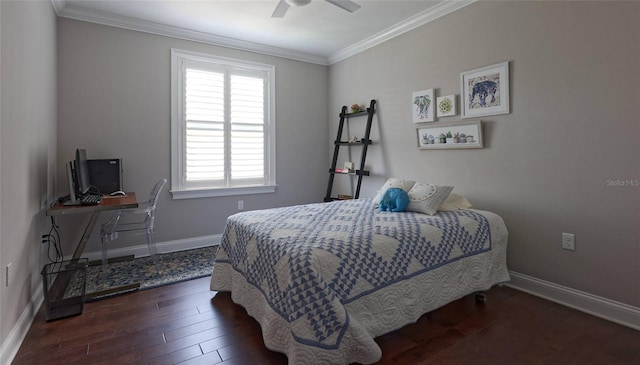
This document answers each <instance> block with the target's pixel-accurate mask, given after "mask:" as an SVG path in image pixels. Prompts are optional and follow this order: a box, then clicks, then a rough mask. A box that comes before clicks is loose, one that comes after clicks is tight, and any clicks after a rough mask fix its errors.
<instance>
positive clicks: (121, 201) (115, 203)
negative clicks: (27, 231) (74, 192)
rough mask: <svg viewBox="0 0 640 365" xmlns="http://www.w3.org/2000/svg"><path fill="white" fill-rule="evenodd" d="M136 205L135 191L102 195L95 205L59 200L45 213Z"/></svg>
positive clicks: (88, 210)
mask: <svg viewBox="0 0 640 365" xmlns="http://www.w3.org/2000/svg"><path fill="white" fill-rule="evenodd" d="M137 207H138V200H137V199H136V193H127V195H124V196H122V195H117V196H110V195H105V196H103V197H102V201H101V202H100V204H97V205H63V204H62V203H60V202H56V203H55V204H54V205H53V206H52V207H51V208H49V209H47V215H49V216H51V215H61V214H77V213H91V212H97V211H102V210H119V209H129V208H137Z"/></svg>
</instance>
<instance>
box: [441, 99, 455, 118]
mask: <svg viewBox="0 0 640 365" xmlns="http://www.w3.org/2000/svg"><path fill="white" fill-rule="evenodd" d="M436 112H437V114H438V117H451V116H454V115H456V114H458V111H457V106H456V95H447V96H438V97H437V98H436Z"/></svg>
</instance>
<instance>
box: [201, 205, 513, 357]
mask: <svg viewBox="0 0 640 365" xmlns="http://www.w3.org/2000/svg"><path fill="white" fill-rule="evenodd" d="M506 246H507V229H506V227H505V224H504V222H503V220H502V218H500V217H499V216H498V215H496V214H494V213H491V212H485V211H479V210H459V211H455V212H439V213H438V214H436V215H435V216H429V215H425V214H421V213H413V212H402V213H393V212H380V211H378V210H377V209H375V204H374V201H373V199H359V200H346V201H336V202H332V203H319V204H308V205H298V206H292V207H285V208H277V209H267V210H261V211H250V212H243V213H239V214H236V215H233V216H231V217H229V219H228V221H227V225H226V227H225V231H224V234H223V239H222V243H221V246H220V250H219V252H218V255H217V257H216V262H215V265H214V270H213V275H212V278H211V289H212V290H218V291H231V296H232V299H233V301H234V302H235V303H238V304H240V305H242V306H243V307H245V308H246V310H247V312H248V313H249V315H251V316H252V317H254V318H255V319H256V320H257V321H258V322H259V323H260V325H261V327H262V334H263V338H264V341H265V344H266V346H267V347H268V348H270V349H272V350H275V351H279V352H284V353H285V354H286V355H287V357H288V359H289V363H290V364H349V363H353V362H359V363H363V364H371V363H374V362H376V361H378V360H379V359H380V356H381V350H380V348H379V347H378V345H377V344H376V343H375V342H374V337H377V336H379V335H382V334H384V333H387V332H390V331H393V330H395V329H398V328H400V327H402V326H404V325H406V324H408V323H412V322H415V321H416V320H417V319H418V318H419V317H420V316H421V315H422V314H424V313H426V312H429V311H432V310H434V309H436V308H438V307H441V306H443V305H445V304H447V303H449V302H451V301H453V300H456V299H459V298H461V297H463V296H465V295H468V294H470V293H473V292H475V291H479V290H487V289H489V288H490V287H491V286H493V285H495V284H497V283H502V282H506V281H508V280H509V274H508V272H507V267H506Z"/></svg>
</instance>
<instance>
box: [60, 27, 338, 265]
mask: <svg viewBox="0 0 640 365" xmlns="http://www.w3.org/2000/svg"><path fill="white" fill-rule="evenodd" d="M171 48H179V49H184V50H190V51H196V52H203V53H209V54H213V55H218V56H224V57H231V58H238V59H243V60H248V61H254V62H261V63H266V64H273V65H275V67H276V127H277V131H276V139H277V149H276V158H277V183H278V188H277V191H276V193H274V194H258V195H246V196H240V197H220V198H206V199H187V200H172V198H171V194H170V193H169V192H168V189H165V190H164V192H163V193H162V196H161V197H160V200H159V202H158V212H157V216H156V234H155V239H156V240H157V241H159V242H162V241H171V240H178V239H186V238H190V237H200V236H206V235H212V234H219V233H222V230H223V228H224V224H225V222H226V218H227V217H228V216H229V215H231V214H234V213H237V212H238V210H237V206H238V204H237V201H238V200H239V199H242V200H244V206H245V209H246V210H252V209H261V208H268V207H275V206H285V205H292V204H300V203H308V202H312V201H322V198H323V196H324V189H325V184H326V165H327V162H326V155H325V154H324V152H325V151H326V148H327V147H326V141H327V139H328V134H327V127H326V120H327V112H326V105H327V100H328V94H327V90H328V67H326V66H319V65H313V64H308V63H304V62H298V61H291V60H286V59H281V58H277V57H271V56H265V55H258V54H254V53H250V52H243V51H237V50H232V49H227V48H221V47H215V46H211V45H207V44H202V43H196V42H189V41H184V40H179V39H174V38H169V37H163V36H158V35H152V34H147V33H141V32H135V31H130V30H124V29H119V28H114V27H107V26H102V25H97V24H91V23H86V22H80V21H75V20H70V19H65V18H59V19H58V72H59V80H60V81H59V83H58V105H59V114H58V120H59V123H58V138H59V139H58V163H59V164H58V175H59V179H58V186H57V189H56V190H57V191H58V192H60V193H66V192H67V191H68V189H67V187H66V179H65V178H64V174H63V172H64V170H63V169H64V162H65V161H68V160H70V159H73V156H74V151H75V149H76V148H78V147H80V148H85V149H86V150H87V155H88V158H110V157H120V158H122V159H123V165H124V187H125V190H128V191H135V192H136V194H137V195H138V197H139V199H144V198H146V196H147V195H148V193H149V191H150V190H151V188H152V187H153V185H154V183H155V182H156V181H157V180H158V179H159V178H161V177H166V178H168V179H169V180H170V173H171V171H170V50H171ZM318 151H320V153H318ZM320 165H321V166H325V168H324V169H318V168H317V166H320ZM87 219H88V217H68V218H61V219H60V224H61V226H62V227H78V224H71V223H70V224H66V222H67V221H71V220H74V221H81V222H84V220H87ZM63 232H64V233H65V234H64V236H65V238H66V239H69V240H70V242H68V244H67V246H66V247H67V248H66V250H65V253H71V251H70V250H71V248H70V247H71V246H72V245H73V243H74V242H75V240H76V237H77V236H78V235H79V234H80V232H79V231H75V232H69V231H68V230H67V231H63ZM140 244H144V237H142V236H140V239H139V240H137V241H133V242H132V241H130V240H129V241H127V240H120V241H115V242H114V243H113V245H112V247H114V248H117V247H121V246H124V245H140ZM99 249H100V248H99V239H98V237H97V235H96V233H95V232H94V235H93V238H92V239H91V241H90V242H89V245H88V246H87V248H86V250H85V251H87V252H91V251H98V250H99Z"/></svg>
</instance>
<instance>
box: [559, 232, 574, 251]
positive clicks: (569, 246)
mask: <svg viewBox="0 0 640 365" xmlns="http://www.w3.org/2000/svg"><path fill="white" fill-rule="evenodd" d="M562 248H564V249H565V250H569V251H575V250H576V235H574V234H573V233H564V232H563V233H562Z"/></svg>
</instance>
